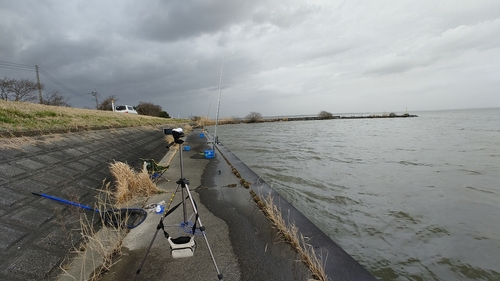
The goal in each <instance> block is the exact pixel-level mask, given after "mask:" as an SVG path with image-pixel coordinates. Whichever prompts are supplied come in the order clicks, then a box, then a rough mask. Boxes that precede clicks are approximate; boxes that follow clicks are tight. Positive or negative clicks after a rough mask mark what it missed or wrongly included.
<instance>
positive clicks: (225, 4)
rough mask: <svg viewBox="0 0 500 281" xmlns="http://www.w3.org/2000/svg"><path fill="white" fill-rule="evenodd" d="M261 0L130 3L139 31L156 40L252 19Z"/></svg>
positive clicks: (180, 36)
mask: <svg viewBox="0 0 500 281" xmlns="http://www.w3.org/2000/svg"><path fill="white" fill-rule="evenodd" d="M259 2H260V1H246V0H239V1H238V0H235V1H224V0H212V1H197V0H188V1H160V0H158V1H146V2H143V3H144V4H141V5H133V6H130V7H129V9H130V10H131V11H132V10H133V11H134V12H133V14H134V16H133V17H132V18H131V20H132V21H133V22H134V23H135V24H136V26H135V29H134V30H135V34H136V36H138V37H140V38H144V39H147V40H153V41H176V40H179V39H184V38H189V37H195V36H199V35H201V34H206V33H208V34H211V33H217V32H219V31H221V30H224V29H226V28H229V27H230V26H231V25H233V24H237V23H241V22H244V21H247V20H249V18H250V17H251V14H252V10H253V9H254V8H255V7H256V6H257V5H258V3H259Z"/></svg>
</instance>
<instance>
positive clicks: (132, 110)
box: [115, 105, 137, 114]
mask: <svg viewBox="0 0 500 281" xmlns="http://www.w3.org/2000/svg"><path fill="white" fill-rule="evenodd" d="M115 112H122V113H131V114H137V111H136V110H135V106H130V105H117V106H116V107H115Z"/></svg>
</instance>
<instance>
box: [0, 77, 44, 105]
mask: <svg viewBox="0 0 500 281" xmlns="http://www.w3.org/2000/svg"><path fill="white" fill-rule="evenodd" d="M0 87H1V90H0V95H1V98H2V99H3V100H13V101H34V100H36V99H37V95H36V91H37V90H38V84H37V83H36V82H33V81H31V80H29V79H19V80H17V79H10V78H7V77H5V78H4V79H0ZM40 87H41V89H42V90H43V89H44V88H45V85H43V84H40Z"/></svg>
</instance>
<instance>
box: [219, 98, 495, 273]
mask: <svg viewBox="0 0 500 281" xmlns="http://www.w3.org/2000/svg"><path fill="white" fill-rule="evenodd" d="M412 114H417V115H418V116H419V117H417V118H387V119H341V120H323V121H293V122H276V123H257V124H236V125H223V126H218V127H217V135H218V136H219V141H220V142H221V143H222V144H223V145H224V146H226V147H227V148H228V149H230V150H231V151H232V152H233V153H234V154H235V155H236V156H238V157H239V158H240V159H241V160H242V161H243V162H245V164H247V165H248V166H249V167H250V168H251V169H252V170H253V171H255V172H256V173H257V174H258V175H260V176H261V177H262V178H263V179H264V180H265V181H266V182H267V183H269V184H270V185H271V186H272V187H273V188H274V189H275V190H276V191H278V192H279V193H280V194H281V195H282V196H283V197H284V198H285V199H287V200H288V201H289V202H290V203H292V204H293V205H294V206H295V207H296V208H297V209H299V210H300V211H301V212H302V213H303V214H304V215H305V216H307V217H308V218H309V219H310V220H311V221H312V222H313V223H314V224H316V225H317V226H318V227H319V228H320V229H322V230H323V231H324V232H325V233H326V234H327V235H329V236H330V237H331V239H332V240H333V241H335V242H336V243H337V244H339V245H340V246H341V247H342V248H343V249H344V250H345V251H346V252H348V253H349V254H351V255H352V256H353V257H354V258H355V259H356V260H357V261H359V262H360V263H361V264H362V265H363V266H365V267H366V268H367V269H368V270H370V271H371V272H372V273H373V274H374V275H375V276H376V277H377V278H378V279H380V280H500V109H498V108H497V109H476V110H450V111H428V112H416V113H412ZM209 131H211V133H213V127H212V128H209ZM332 280H335V279H334V277H332Z"/></svg>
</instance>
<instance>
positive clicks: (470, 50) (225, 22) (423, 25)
mask: <svg viewBox="0 0 500 281" xmlns="http://www.w3.org/2000/svg"><path fill="white" fill-rule="evenodd" d="M0 61H3V62H11V63H17V64H25V65H38V66H39V67H40V68H41V69H42V70H43V71H45V72H46V73H48V74H50V75H51V77H52V78H55V79H56V80H57V81H59V82H62V83H63V84H64V85H65V86H67V87H68V88H69V89H71V90H73V91H74V93H72V92H69V91H67V90H65V89H63V88H61V87H59V86H58V85H56V84H54V83H53V82H52V81H51V80H50V79H48V78H47V77H46V76H43V75H42V76H41V80H42V83H44V84H45V85H46V88H47V89H48V90H58V91H60V92H61V93H62V94H63V95H65V96H67V97H69V98H70V100H69V103H71V104H72V106H74V107H89V108H90V107H92V106H95V101H93V97H92V96H91V95H89V94H88V93H90V92H92V91H93V90H94V89H95V90H96V91H97V92H99V94H100V97H101V99H102V98H105V97H107V96H110V95H116V96H117V98H118V103H120V104H130V105H137V104H138V103H139V102H140V101H144V102H152V103H154V104H158V105H160V106H162V108H163V110H165V111H167V112H168V113H169V114H170V115H172V116H174V117H177V116H180V117H189V116H190V115H198V116H200V115H203V116H206V115H210V117H212V118H215V114H216V111H217V100H218V95H219V81H220V75H221V69H222V65H223V66H224V67H223V69H224V70H223V76H222V83H221V91H220V92H221V98H220V117H221V118H224V117H245V116H246V115H247V114H248V113H250V112H252V111H256V112H259V113H261V114H263V115H264V116H277V115H301V114H317V113H319V112H320V111H322V110H326V111H329V112H332V113H351V112H373V113H383V112H404V111H405V110H406V108H408V111H409V112H410V113H411V112H412V111H418V110H435V109H455V108H480V107H499V106H500V1H499V0H440V1H436V0H350V1H336V0H325V1H315V0H312V1H306V0H302V1H293V0H292V1H280V0H272V1H261V0H224V1H223V0H207V1H203V0H173V1H160V0H141V1H132V0H110V1H103V0H98V1H97V0H71V1H68V0H21V1H12V0H0ZM4 66H5V64H4ZM0 77H2V78H3V77H9V78H21V77H22V78H30V79H33V80H34V81H36V75H35V73H34V72H30V71H22V70H16V69H12V68H6V67H0Z"/></svg>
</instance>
